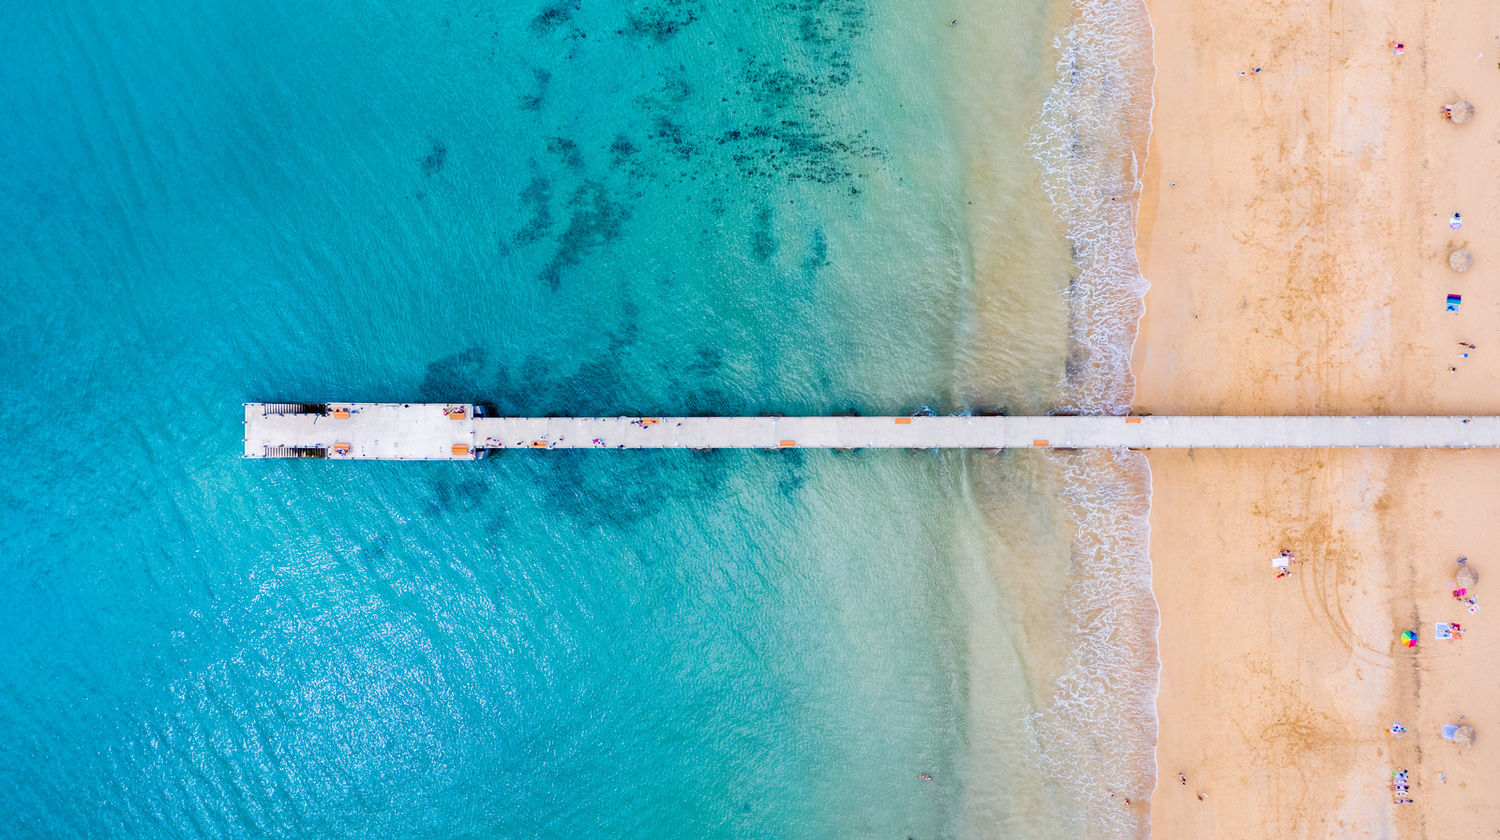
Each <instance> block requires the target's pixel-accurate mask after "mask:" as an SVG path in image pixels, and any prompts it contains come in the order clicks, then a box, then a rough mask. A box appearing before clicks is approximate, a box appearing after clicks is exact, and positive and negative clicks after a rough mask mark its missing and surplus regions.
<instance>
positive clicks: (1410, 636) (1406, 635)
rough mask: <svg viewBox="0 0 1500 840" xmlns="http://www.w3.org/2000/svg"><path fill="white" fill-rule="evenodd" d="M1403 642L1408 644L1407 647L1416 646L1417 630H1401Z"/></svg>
mask: <svg viewBox="0 0 1500 840" xmlns="http://www.w3.org/2000/svg"><path fill="white" fill-rule="evenodd" d="M1401 644H1403V645H1406V646H1407V647H1416V646H1417V631H1415V630H1402V631H1401Z"/></svg>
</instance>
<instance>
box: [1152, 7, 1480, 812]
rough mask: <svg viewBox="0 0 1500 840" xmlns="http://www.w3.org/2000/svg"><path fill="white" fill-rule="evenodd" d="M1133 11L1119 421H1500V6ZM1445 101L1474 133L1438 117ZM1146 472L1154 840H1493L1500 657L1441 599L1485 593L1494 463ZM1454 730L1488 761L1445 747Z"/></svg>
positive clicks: (1161, 456)
mask: <svg viewBox="0 0 1500 840" xmlns="http://www.w3.org/2000/svg"><path fill="white" fill-rule="evenodd" d="M1148 5H1149V6H1150V11H1151V16H1152V21H1153V24H1154V27H1155V35H1156V40H1155V51H1156V62H1157V79H1156V87H1155V94H1156V102H1155V109H1154V112H1153V135H1152V139H1151V145H1150V154H1149V158H1148V162H1147V166H1146V171H1145V176H1144V184H1143V187H1144V191H1143V196H1142V203H1141V212H1140V218H1139V227H1138V239H1137V251H1138V253H1139V255H1140V258H1141V262H1142V270H1143V272H1144V274H1145V276H1146V277H1147V279H1148V280H1150V282H1151V284H1152V289H1151V291H1150V293H1149V294H1148V296H1147V299H1146V309H1147V314H1146V317H1145V319H1144V320H1143V321H1142V323H1141V331H1140V337H1139V341H1138V343H1137V346H1136V351H1135V357H1134V366H1135V373H1136V376H1137V392H1136V405H1135V408H1136V410H1137V411H1138V412H1143V413H1147V412H1149V413H1157V414H1164V413H1188V414H1216V413H1226V414H1292V413H1312V414H1342V413H1350V414H1361V413H1376V414H1398V413H1411V414H1449V413H1495V412H1497V411H1500V387H1497V386H1500V364H1497V363H1496V361H1494V360H1495V359H1500V293H1497V292H1496V291H1495V285H1494V284H1495V282H1496V276H1497V271H1500V236H1497V233H1500V200H1497V196H1500V194H1497V193H1496V192H1495V190H1494V189H1493V177H1494V173H1496V172H1497V171H1500V142H1497V141H1500V87H1497V82H1500V6H1496V5H1495V4H1493V3H1490V2H1485V0H1450V2H1447V3H1443V4H1419V5H1407V6H1403V7H1399V8H1397V7H1384V6H1376V5H1373V4H1370V5H1360V4H1356V3H1347V2H1334V3H1333V4H1331V5H1328V4H1322V5H1318V4H1309V3H1291V4H1278V5H1274V6H1256V5H1253V4H1252V5H1248V6H1247V5H1244V4H1238V5H1223V4H1214V3H1206V2H1202V0H1151V2H1149V4H1148ZM1398 44H1399V45H1401V54H1399V55H1398V54H1397V51H1396V45H1398ZM1458 99H1466V100H1468V101H1469V102H1471V103H1473V105H1474V106H1475V109H1476V115H1475V117H1474V119H1473V120H1472V121H1470V122H1468V123H1467V124H1463V125H1455V124H1452V123H1450V122H1448V121H1447V120H1445V119H1444V118H1443V117H1442V114H1441V111H1440V109H1441V106H1442V105H1443V104H1445V103H1449V102H1453V101H1455V100H1458ZM1454 213H1459V214H1461V218H1460V220H1461V223H1462V227H1461V228H1459V229H1453V228H1451V227H1450V222H1451V221H1452V216H1453V214H1454ZM1459 248H1465V249H1468V250H1470V251H1471V252H1472V253H1473V255H1474V264H1473V267H1472V268H1470V269H1469V270H1468V271H1467V272H1464V273H1458V272H1455V271H1453V270H1452V269H1451V268H1450V267H1449V262H1448V260H1449V254H1450V253H1451V252H1452V251H1453V250H1455V249H1459ZM1450 294H1453V295H1459V296H1460V297H1461V303H1460V306H1459V310H1458V311H1457V312H1450V311H1447V309H1446V306H1445V304H1446V300H1447V296H1448V295H1450ZM1467 344H1472V345H1474V346H1473V348H1472V349H1471V348H1469V347H1467V346H1465V345H1467ZM1465 352H1468V353H1469V356H1468V357H1467V358H1465V357H1464V356H1463V355H1462V354H1463V353H1465ZM1149 458H1150V462H1151V467H1152V475H1153V489H1154V493H1153V505H1152V514H1151V524H1152V536H1151V555H1152V563H1153V587H1154V590H1155V592H1156V595H1157V598H1158V601H1159V603H1160V607H1161V620H1162V623H1161V631H1160V652H1161V659H1162V679H1161V691H1160V696H1159V699H1158V711H1159V714H1160V734H1159V744H1158V752H1157V758H1158V771H1159V775H1158V785H1157V789H1156V792H1155V794H1154V796H1153V799H1152V803H1151V820H1152V834H1153V836H1156V837H1163V838H1177V837H1182V838H1207V837H1330V836H1331V837H1425V836H1432V837H1480V836H1484V837H1493V836H1495V833H1496V831H1497V830H1500V801H1497V800H1496V798H1495V797H1493V796H1492V795H1490V791H1492V790H1493V789H1494V788H1495V786H1496V783H1497V781H1500V776H1497V774H1500V718H1495V717H1493V715H1494V714H1495V713H1494V712H1493V711H1492V710H1494V709H1496V708H1500V680H1497V678H1496V677H1495V676H1494V674H1495V673H1497V671H1496V666H1497V665H1500V642H1497V638H1500V627H1497V626H1494V625H1493V622H1494V621H1495V619H1494V617H1493V616H1489V615H1488V613H1487V611H1486V609H1493V608H1491V607H1490V606H1489V604H1488V603H1487V602H1486V600H1485V599H1484V597H1483V595H1482V594H1481V598H1480V601H1479V604H1480V606H1481V607H1485V608H1486V609H1482V610H1481V611H1479V612H1478V613H1475V614H1471V613H1470V612H1469V611H1468V609H1467V608H1466V607H1465V606H1464V605H1463V604H1460V603H1459V602H1457V601H1455V600H1453V598H1452V596H1451V589H1452V588H1453V585H1454V584H1453V576H1454V573H1455V571H1456V569H1457V566H1456V564H1455V559H1456V558H1457V557H1458V556H1460V555H1466V556H1467V557H1468V558H1469V559H1470V562H1471V564H1472V566H1473V567H1474V568H1475V569H1476V570H1477V571H1478V572H1479V573H1480V583H1479V585H1478V587H1477V588H1476V589H1477V591H1478V592H1480V593H1485V592H1487V591H1488V586H1490V585H1494V586H1496V587H1497V588H1500V554H1497V553H1495V549H1494V548H1493V547H1494V546H1496V545H1500V516H1497V515H1496V513H1497V507H1500V504H1497V502H1496V500H1495V498H1494V495H1493V490H1492V485H1493V476H1494V475H1496V474H1497V469H1500V453H1491V452H1446V453H1445V452H1400V453H1397V452H1356V451H1309V452H1291V451H1279V452H1273V451H1263V452H1249V451H1247V452H1235V451H1213V452H1209V451H1189V452H1165V451H1160V452H1152V453H1150V455H1149ZM1283 548H1287V549H1290V550H1292V551H1293V552H1294V553H1295V555H1296V557H1297V560H1298V561H1300V562H1299V564H1298V565H1296V566H1295V567H1294V573H1293V575H1292V576H1291V577H1290V578H1289V579H1280V580H1278V579H1276V577H1275V575H1274V572H1273V571H1272V567H1271V558H1272V557H1274V556H1276V554H1277V553H1278V552H1279V551H1280V550H1281V549H1283ZM1491 581H1493V584H1491V583H1490V582H1491ZM1497 591H1500V590H1497ZM1438 621H1445V622H1446V621H1452V622H1458V623H1460V624H1461V625H1462V627H1463V629H1464V630H1465V637H1464V638H1463V639H1461V640H1451V641H1438V640H1436V639H1435V638H1434V625H1435V623H1436V622H1438ZM1408 629H1410V630H1415V631H1417V632H1418V634H1419V639H1420V641H1419V644H1418V646H1417V647H1416V648H1414V649H1407V648H1404V647H1401V646H1400V645H1399V643H1398V638H1397V637H1398V634H1399V633H1400V632H1401V631H1402V630H1408ZM1461 716H1467V717H1466V718H1465V719H1463V720H1462V721H1460V718H1461ZM1397 721H1399V722H1400V723H1402V724H1403V725H1404V726H1405V727H1406V728H1407V729H1408V731H1407V733H1406V734H1405V735H1404V736H1402V737H1400V738H1397V737H1396V736H1395V735H1393V734H1391V733H1390V732H1389V731H1388V729H1389V727H1391V725H1392V724H1393V723H1394V722H1397ZM1455 722H1464V723H1470V724H1472V725H1473V726H1474V728H1475V730H1476V733H1477V740H1476V743H1475V745H1474V746H1472V747H1467V748H1460V747H1458V746H1456V745H1454V744H1452V743H1448V742H1445V741H1443V740H1442V739H1441V738H1440V737H1439V732H1440V729H1441V726H1442V724H1444V723H1455ZM1398 769H1405V770H1407V771H1408V772H1409V778H1410V780H1411V798H1412V799H1413V800H1414V802H1412V803H1411V804H1402V805H1397V804H1394V802H1393V793H1392V787H1391V773H1392V771H1394V770H1398ZM1179 773H1181V774H1183V776H1184V777H1185V778H1186V780H1187V783H1186V784H1185V785H1184V784H1182V783H1181V781H1180V780H1179V777H1178V774H1179ZM1199 794H1202V795H1203V797H1202V798H1200V796H1199Z"/></svg>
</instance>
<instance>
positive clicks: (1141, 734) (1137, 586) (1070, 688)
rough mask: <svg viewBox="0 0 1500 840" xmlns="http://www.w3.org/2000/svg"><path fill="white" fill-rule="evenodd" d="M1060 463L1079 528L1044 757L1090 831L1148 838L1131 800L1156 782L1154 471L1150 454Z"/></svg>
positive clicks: (1094, 455)
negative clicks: (1063, 656) (1065, 640)
mask: <svg viewBox="0 0 1500 840" xmlns="http://www.w3.org/2000/svg"><path fill="white" fill-rule="evenodd" d="M1052 457H1053V458H1054V459H1055V461H1056V463H1057V464H1058V466H1059V468H1060V471H1061V473H1062V477H1063V482H1062V496H1063V503H1064V504H1065V505H1066V506H1067V507H1068V508H1069V509H1070V511H1071V512H1072V515H1073V517H1074V521H1075V523H1076V526H1077V531H1076V532H1075V535H1074V539H1073V548H1072V555H1071V556H1072V568H1070V569H1069V574H1068V581H1069V586H1068V594H1067V596H1066V613H1067V616H1068V619H1069V625H1070V633H1071V638H1070V639H1069V644H1068V660H1067V661H1066V662H1065V663H1063V664H1062V667H1061V669H1060V675H1059V676H1058V678H1057V679H1056V681H1055V683H1054V684H1053V686H1052V692H1051V697H1050V701H1049V702H1048V703H1047V705H1046V706H1044V707H1043V708H1042V709H1040V710H1038V712H1037V720H1036V731H1037V736H1038V743H1039V744H1040V745H1041V755H1040V757H1039V759H1040V761H1041V763H1042V765H1043V767H1044V768H1045V769H1046V771H1047V774H1048V775H1049V776H1051V777H1052V778H1054V779H1057V780H1060V781H1062V782H1064V783H1065V785H1066V787H1067V788H1068V789H1069V790H1070V791H1071V792H1072V794H1073V796H1075V797H1076V800H1075V801H1074V803H1073V805H1074V807H1076V808H1077V810H1078V812H1079V813H1080V814H1082V815H1083V816H1084V821H1083V822H1084V830H1085V832H1086V836H1090V837H1104V838H1129V837H1141V836H1144V835H1145V833H1146V829H1147V827H1148V821H1147V818H1146V816H1145V813H1146V812H1145V809H1132V808H1129V807H1126V805H1125V800H1126V799H1127V798H1130V797H1134V798H1138V799H1145V798H1146V797H1148V796H1149V795H1150V792H1151V790H1152V788H1153V787H1154V785H1155V778H1156V753H1155V745H1156V731H1157V720H1156V687H1157V678H1158V671H1159V660H1158V656H1157V647H1156V636H1157V628H1158V626H1159V624H1160V618H1159V614H1158V611H1157V606H1156V600H1155V598H1154V597H1153V595H1152V592H1151V563H1150V559H1149V556H1148V552H1147V542H1148V536H1149V530H1148V526H1147V514H1148V512H1149V510H1150V499H1151V475H1150V470H1149V468H1148V466H1147V464H1146V459H1145V457H1144V456H1143V455H1141V454H1139V453H1136V452H1130V451H1128V450H1124V449H1119V450H1082V451H1078V452H1060V453H1056V454H1054V455H1053V456H1052ZM1111 793H1113V795H1112V796H1111Z"/></svg>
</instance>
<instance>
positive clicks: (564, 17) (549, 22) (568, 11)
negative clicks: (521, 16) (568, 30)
mask: <svg viewBox="0 0 1500 840" xmlns="http://www.w3.org/2000/svg"><path fill="white" fill-rule="evenodd" d="M581 5H582V0H554V2H552V3H548V4H547V5H545V6H543V7H542V10H541V11H539V12H537V13H536V16H535V17H533V18H532V19H531V31H532V32H548V31H550V30H553V29H556V28H557V27H559V26H562V25H563V24H565V23H568V22H570V21H572V20H573V13H574V12H576V11H578V8H579V6H581Z"/></svg>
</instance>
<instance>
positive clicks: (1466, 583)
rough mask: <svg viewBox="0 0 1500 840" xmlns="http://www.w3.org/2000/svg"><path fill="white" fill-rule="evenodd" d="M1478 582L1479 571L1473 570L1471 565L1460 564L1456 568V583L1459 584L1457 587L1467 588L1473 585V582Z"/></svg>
mask: <svg viewBox="0 0 1500 840" xmlns="http://www.w3.org/2000/svg"><path fill="white" fill-rule="evenodd" d="M1478 582H1479V573H1478V572H1476V571H1474V569H1473V567H1472V566H1460V567H1459V569H1458V585H1459V587H1461V588H1463V589H1468V588H1469V587H1471V586H1473V585H1474V584H1476V583H1478Z"/></svg>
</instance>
